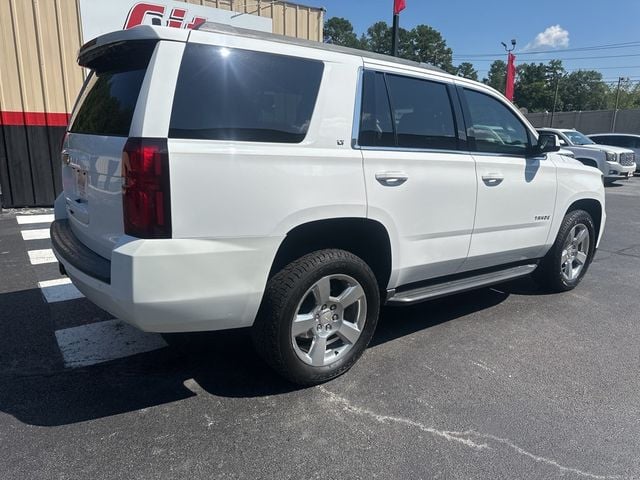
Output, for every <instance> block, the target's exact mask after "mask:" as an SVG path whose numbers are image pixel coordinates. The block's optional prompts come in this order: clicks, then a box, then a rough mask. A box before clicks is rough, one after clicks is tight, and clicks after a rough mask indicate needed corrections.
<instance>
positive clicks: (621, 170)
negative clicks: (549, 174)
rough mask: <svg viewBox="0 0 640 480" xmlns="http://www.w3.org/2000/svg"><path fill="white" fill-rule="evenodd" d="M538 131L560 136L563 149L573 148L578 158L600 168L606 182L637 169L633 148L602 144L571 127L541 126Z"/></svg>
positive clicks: (622, 176)
mask: <svg viewBox="0 0 640 480" xmlns="http://www.w3.org/2000/svg"><path fill="white" fill-rule="evenodd" d="M538 131H539V132H544V133H547V134H553V135H555V136H556V137H558V140H559V142H560V146H561V147H562V149H563V150H571V151H572V152H573V153H574V155H575V158H576V159H577V160H579V161H580V162H582V163H584V164H585V165H588V166H590V167H595V168H597V169H599V170H600V171H601V172H602V176H603V180H604V182H605V183H606V184H611V183H613V182H615V181H616V180H626V179H628V178H630V177H632V176H633V172H634V171H635V169H636V158H635V157H636V156H635V153H634V152H633V150H630V149H628V148H620V147H615V146H612V145H600V144H599V143H596V142H594V141H593V140H592V139H590V138H589V137H587V136H586V135H584V134H582V133H580V132H578V131H577V130H574V129H570V128H540V129H538Z"/></svg>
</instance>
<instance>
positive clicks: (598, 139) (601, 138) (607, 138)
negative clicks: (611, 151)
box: [589, 136, 616, 145]
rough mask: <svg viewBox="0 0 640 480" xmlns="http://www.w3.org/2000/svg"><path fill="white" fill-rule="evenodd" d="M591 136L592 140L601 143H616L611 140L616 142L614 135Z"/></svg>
mask: <svg viewBox="0 0 640 480" xmlns="http://www.w3.org/2000/svg"><path fill="white" fill-rule="evenodd" d="M589 138H591V140H593V141H594V142H596V143H599V144H601V145H616V144H615V143H611V142H615V140H614V139H613V137H610V136H598V137H589Z"/></svg>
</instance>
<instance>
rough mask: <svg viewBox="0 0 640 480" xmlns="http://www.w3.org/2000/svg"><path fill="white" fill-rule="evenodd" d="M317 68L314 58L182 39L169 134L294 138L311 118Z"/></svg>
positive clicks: (257, 139) (250, 139)
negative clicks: (182, 50)
mask: <svg viewBox="0 0 640 480" xmlns="http://www.w3.org/2000/svg"><path fill="white" fill-rule="evenodd" d="M323 69H324V64H323V63H322V62H319V61H315V60H308V59H303V58H297V57H288V56H284V55H275V54H271V53H263V52H253V51H249V50H239V49H231V48H222V47H214V46H210V45H198V44H188V45H187V47H186V49H185V52H184V56H183V58H182V65H181V67H180V74H179V76H178V84H177V87H176V92H175V96H174V101H173V111H172V114H171V124H170V127H169V136H170V137H172V138H192V139H209V140H238V141H247V142H279V143H299V142H301V141H302V140H304V137H305V136H306V134H307V130H308V128H309V123H310V122H311V116H312V114H313V109H314V106H315V103H316V98H317V96H318V90H319V89H320V81H321V80H322V72H323Z"/></svg>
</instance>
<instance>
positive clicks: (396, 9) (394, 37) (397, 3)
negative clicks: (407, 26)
mask: <svg viewBox="0 0 640 480" xmlns="http://www.w3.org/2000/svg"><path fill="white" fill-rule="evenodd" d="M405 8H407V1H406V0H393V31H392V33H391V54H392V55H393V56H394V57H397V56H398V43H399V37H400V12H401V11H402V10H404V9H405Z"/></svg>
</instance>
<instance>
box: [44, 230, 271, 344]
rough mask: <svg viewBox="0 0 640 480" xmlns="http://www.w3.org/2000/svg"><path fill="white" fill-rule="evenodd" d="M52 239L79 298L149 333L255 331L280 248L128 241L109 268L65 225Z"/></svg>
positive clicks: (259, 243) (265, 241)
mask: <svg viewBox="0 0 640 480" xmlns="http://www.w3.org/2000/svg"><path fill="white" fill-rule="evenodd" d="M51 239H52V243H53V251H54V253H55V255H56V257H57V258H58V260H59V261H60V263H61V264H62V265H63V266H64V268H65V270H66V272H67V274H68V275H69V277H70V278H71V280H72V281H73V283H74V285H75V286H76V287H77V288H78V290H80V291H81V292H82V293H83V294H84V295H85V296H86V297H87V298H88V299H89V300H91V301H92V302H94V303H95V304H96V305H98V306H99V307H101V308H103V309H104V310H106V311H108V312H109V313H111V314H112V315H114V316H116V317H117V318H120V319H122V320H124V321H126V322H128V323H130V324H132V325H135V326H136V327H138V328H140V329H141V330H145V331H150V332H189V331H205V330H224V329H230V328H240V327H247V326H250V325H252V324H253V322H254V320H255V316H256V314H257V311H258V307H259V306H260V301H261V300H262V294H263V291H264V286H265V284H266V281H267V277H268V274H269V269H270V267H271V262H272V260H273V258H274V256H275V253H276V250H277V248H278V246H279V244H280V241H281V239H280V238H273V237H269V238H260V239H255V238H251V239H235V240H227V239H225V240H186V239H185V240H183V239H163V240H141V239H135V238H132V237H127V236H123V237H122V240H121V241H120V242H119V243H118V245H117V247H116V248H115V249H114V250H113V252H112V255H111V261H109V260H106V259H104V258H102V257H100V256H99V255H97V254H96V253H95V252H93V251H91V250H89V249H88V248H87V247H86V246H84V244H82V243H80V241H79V240H78V239H77V238H76V237H75V235H74V234H73V232H72V231H71V228H70V226H69V224H68V222H67V221H66V220H56V221H55V222H54V223H53V225H52V227H51ZM105 265H107V266H108V272H109V275H108V278H107V277H106V275H105V274H104V272H105Z"/></svg>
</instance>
